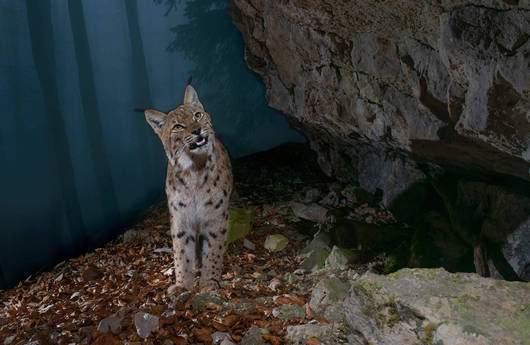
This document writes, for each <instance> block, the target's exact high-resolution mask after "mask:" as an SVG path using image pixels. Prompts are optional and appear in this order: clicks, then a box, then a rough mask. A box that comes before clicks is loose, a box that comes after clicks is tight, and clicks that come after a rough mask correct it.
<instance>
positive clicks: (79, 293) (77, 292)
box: [70, 291, 81, 299]
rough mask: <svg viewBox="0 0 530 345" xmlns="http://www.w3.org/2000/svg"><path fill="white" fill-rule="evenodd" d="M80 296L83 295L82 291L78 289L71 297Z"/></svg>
mask: <svg viewBox="0 0 530 345" xmlns="http://www.w3.org/2000/svg"><path fill="white" fill-rule="evenodd" d="M79 296H81V292H80V291H76V292H74V293H73V294H72V296H70V299H74V298H76V297H79Z"/></svg>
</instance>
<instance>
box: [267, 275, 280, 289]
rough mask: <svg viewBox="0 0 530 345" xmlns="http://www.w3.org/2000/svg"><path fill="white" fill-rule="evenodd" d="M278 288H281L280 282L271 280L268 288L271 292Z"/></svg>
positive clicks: (274, 279)
mask: <svg viewBox="0 0 530 345" xmlns="http://www.w3.org/2000/svg"><path fill="white" fill-rule="evenodd" d="M280 286H282V281H281V280H280V279H278V278H273V279H272V280H271V282H270V283H269V288H270V289H271V290H272V291H276V290H277V289H278V288H279V287H280Z"/></svg>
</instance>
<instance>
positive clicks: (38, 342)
mask: <svg viewBox="0 0 530 345" xmlns="http://www.w3.org/2000/svg"><path fill="white" fill-rule="evenodd" d="M25 345H40V341H38V340H34V341H31V342H29V343H26V344H25Z"/></svg>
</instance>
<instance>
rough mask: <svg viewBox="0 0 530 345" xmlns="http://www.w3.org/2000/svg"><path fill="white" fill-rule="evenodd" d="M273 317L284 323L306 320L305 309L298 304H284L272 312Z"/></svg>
mask: <svg viewBox="0 0 530 345" xmlns="http://www.w3.org/2000/svg"><path fill="white" fill-rule="evenodd" d="M272 316H274V317H277V318H279V319H280V320H282V321H283V322H286V321H289V320H291V319H293V318H300V319H304V318H305V308H304V307H300V306H299V305H298V304H284V305H281V306H279V307H277V308H274V309H273V310H272Z"/></svg>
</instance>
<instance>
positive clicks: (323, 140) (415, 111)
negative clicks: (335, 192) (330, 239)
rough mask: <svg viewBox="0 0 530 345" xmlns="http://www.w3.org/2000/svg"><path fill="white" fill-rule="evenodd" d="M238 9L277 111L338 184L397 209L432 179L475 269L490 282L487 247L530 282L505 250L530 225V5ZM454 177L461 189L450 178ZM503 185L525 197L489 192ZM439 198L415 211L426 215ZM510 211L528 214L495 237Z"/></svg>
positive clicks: (248, 4)
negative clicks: (515, 233)
mask: <svg viewBox="0 0 530 345" xmlns="http://www.w3.org/2000/svg"><path fill="white" fill-rule="evenodd" d="M232 4H233V6H232V17H233V22H234V24H235V25H236V26H237V27H238V29H239V30H240V31H241V33H242V36H243V39H244V41H245V59H246V61H247V64H248V65H249V67H250V68H251V69H253V70H254V71H256V72H257V73H258V74H260V75H261V76H262V78H263V81H264V83H265V85H266V88H267V94H266V98H267V101H268V103H269V105H270V106H272V107H273V108H276V109H279V110H280V111H282V112H283V113H284V114H285V115H286V116H287V117H288V118H289V120H290V121H291V123H292V124H293V125H294V126H295V127H297V128H298V129H299V130H301V131H302V132H303V133H304V134H305V135H306V136H307V138H308V139H309V141H310V143H311V147H312V148H313V150H315V151H316V152H317V153H318V161H319V164H320V166H321V168H322V169H323V170H324V172H325V173H326V174H328V175H330V176H334V177H337V178H339V179H340V180H342V181H344V182H354V183H359V185H360V186H361V187H362V188H364V189H366V190H368V191H371V192H375V191H377V190H381V191H382V192H383V197H382V201H383V203H384V204H385V205H392V203H393V201H396V200H397V198H398V196H402V195H403V194H405V193H404V192H405V191H410V190H411V188H412V187H413V186H416V185H418V184H421V183H425V181H429V182H428V184H429V185H430V187H429V188H431V192H432V191H433V190H434V192H435V194H438V195H439V203H440V204H444V205H445V206H444V207H443V208H444V211H443V212H441V213H443V214H445V216H444V215H442V217H445V219H444V222H445V223H448V224H450V226H449V227H450V228H451V229H450V230H448V231H446V232H447V233H449V232H451V233H452V235H451V236H453V237H455V236H456V237H458V238H459V241H460V240H463V241H464V242H467V244H468V245H469V246H470V247H471V248H474V251H475V266H480V265H481V264H479V263H478V262H480V261H483V263H482V266H483V268H482V269H483V270H487V268H486V267H485V265H486V264H485V262H486V261H487V260H486V258H483V259H480V257H481V256H484V255H483V251H484V250H482V249H481V248H480V247H481V246H482V244H481V243H482V242H483V240H484V239H486V241H489V242H490V243H493V244H494V247H495V249H491V246H489V245H488V246H489V247H490V252H497V253H500V252H503V253H504V254H503V256H504V257H505V258H506V260H507V261H509V262H515V261H517V262H520V263H519V264H518V267H519V268H518V269H517V268H516V269H515V270H516V271H518V272H519V275H521V274H522V275H523V276H530V273H528V271H529V270H530V268H529V267H530V265H527V266H526V268H524V266H525V264H528V258H526V259H525V260H526V261H525V260H523V262H522V263H521V259H520V258H514V257H513V255H515V256H517V255H518V254H517V253H516V254H513V253H512V254H510V255H512V257H509V256H510V255H508V254H507V253H508V252H510V253H511V252H513V250H512V249H510V248H512V247H514V245H512V246H511V247H510V241H509V240H506V236H507V235H509V234H510V233H511V232H513V231H514V230H516V229H519V230H517V231H519V232H520V231H521V230H520V229H521V226H522V228H523V230H524V229H527V226H524V222H525V221H526V222H527V223H528V221H530V219H529V217H528V215H529V214H530V199H529V198H528V191H529V190H530V188H529V186H530V171H529V167H530V111H529V109H530V107H529V105H530V98H529V97H530V73H529V61H530V59H529V57H530V41H529V37H530V2H529V1H528V0H520V1H518V0H427V1H421V2H418V1H414V0H404V1H359V0H353V1H351V0H350V1H347V0H338V1H330V0H290V1H264V0H232ZM448 171H449V172H451V173H454V172H456V174H457V175H458V176H459V177H458V178H456V179H453V181H452V182H451V183H448V179H447V178H445V177H444V178H441V179H439V178H438V177H440V176H446V174H447V172H448ZM462 176H466V178H465V179H464V180H462V179H461V177H462ZM469 176H481V178H479V180H480V181H478V182H477V181H476V179H475V178H472V179H471V181H469V180H468V177H469ZM484 176H486V177H485V178H484ZM499 177H500V180H503V181H506V179H508V180H509V181H517V182H516V185H517V187H515V188H511V189H510V188H508V189H506V188H505V187H504V186H503V187H502V188H497V187H491V188H493V189H491V188H490V189H488V188H486V187H487V186H489V185H490V184H491V181H492V180H494V181H495V183H496V182H497V181H498V180H499ZM433 180H436V181H435V183H432V181H433ZM440 181H441V182H440ZM476 183H478V184H479V185H480V186H484V188H475V187H476ZM495 183H494V184H495ZM503 183H504V182H503ZM509 184H510V185H511V186H512V187H513V183H512V182H510V183H509ZM504 185H506V184H505V183H504ZM469 186H473V187H472V188H471V189H472V193H473V197H469V196H468V194H469V193H468V192H469V190H468V189H469V188H468V187H469ZM493 190H495V191H493ZM492 193H493V194H495V195H496V196H493V194H492ZM424 194H425V193H423V194H422V193H416V194H415V196H416V197H417V196H418V195H424ZM428 198H429V197H425V196H423V199H421V198H420V199H418V198H416V199H415V200H414V202H415V204H416V205H418V206H417V207H418V209H416V210H415V213H416V214H418V213H420V211H422V207H423V205H422V204H421V203H422V202H423V201H425V200H427V199H428ZM492 198H493V199H492ZM507 199H509V200H518V201H517V202H516V203H515V204H514V207H513V209H515V210H516V211H514V212H515V213H516V214H515V215H514V216H513V217H512V220H511V221H510V222H509V223H510V224H509V227H510V229H505V230H499V231H500V232H496V230H492V228H494V227H495V225H492V224H489V225H488V224H486V223H487V222H488V220H487V219H486V218H487V217H486V218H484V215H486V216H488V215H491V212H493V213H498V214H501V213H502V212H505V211H506V209H507V211H508V216H507V218H510V212H511V211H510V210H511V209H512V207H510V206H506V205H504V204H503V202H501V200H507ZM488 200H489V201H488ZM491 200H498V202H490V201H491ZM463 204H465V207H463V208H462V207H461V206H462V205H463ZM464 210H465V211H464ZM502 210H504V211H502ZM425 211H426V210H425ZM437 212H438V211H437ZM409 213H410V210H409ZM458 214H460V215H459V216H458ZM468 215H469V216H471V217H469V218H468ZM438 216H439V214H438V213H437V215H436V217H438ZM405 218H406V217H405ZM489 218H492V219H490V221H491V222H492V223H493V224H497V225H499V224H504V225H503V226H506V223H502V217H500V218H499V217H497V218H495V217H493V216H491V217H489ZM493 218H494V219H493ZM471 219H472V220H471ZM424 223H425V222H424ZM471 223H473V224H471ZM520 224H523V225H521V226H519V225H520ZM431 225H432V224H431ZM518 226H519V227H518ZM488 229H489V230H488ZM455 234H456V235H455ZM445 237H448V236H445ZM512 237H514V236H512ZM515 237H517V236H515ZM528 237H529V235H528V234H526V235H523V236H519V237H517V238H523V239H524V240H523V242H524V243H527V242H528V240H527V239H528ZM518 243H519V242H518ZM518 245H519V244H518ZM508 247H510V248H508ZM515 247H517V245H515ZM493 256H495V255H493ZM497 256H498V255H497ZM506 260H504V259H503V260H501V261H503V263H498V264H497V266H503V265H504V266H506V265H505V264H506ZM521 265H522V266H521ZM521 267H522V268H521ZM477 270H479V271H480V269H478V268H477ZM492 270H493V271H495V269H493V268H492ZM523 272H526V273H523ZM492 274H493V273H492ZM486 275H487V274H486ZM501 275H502V274H501ZM503 276H506V274H504V275H503Z"/></svg>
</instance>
